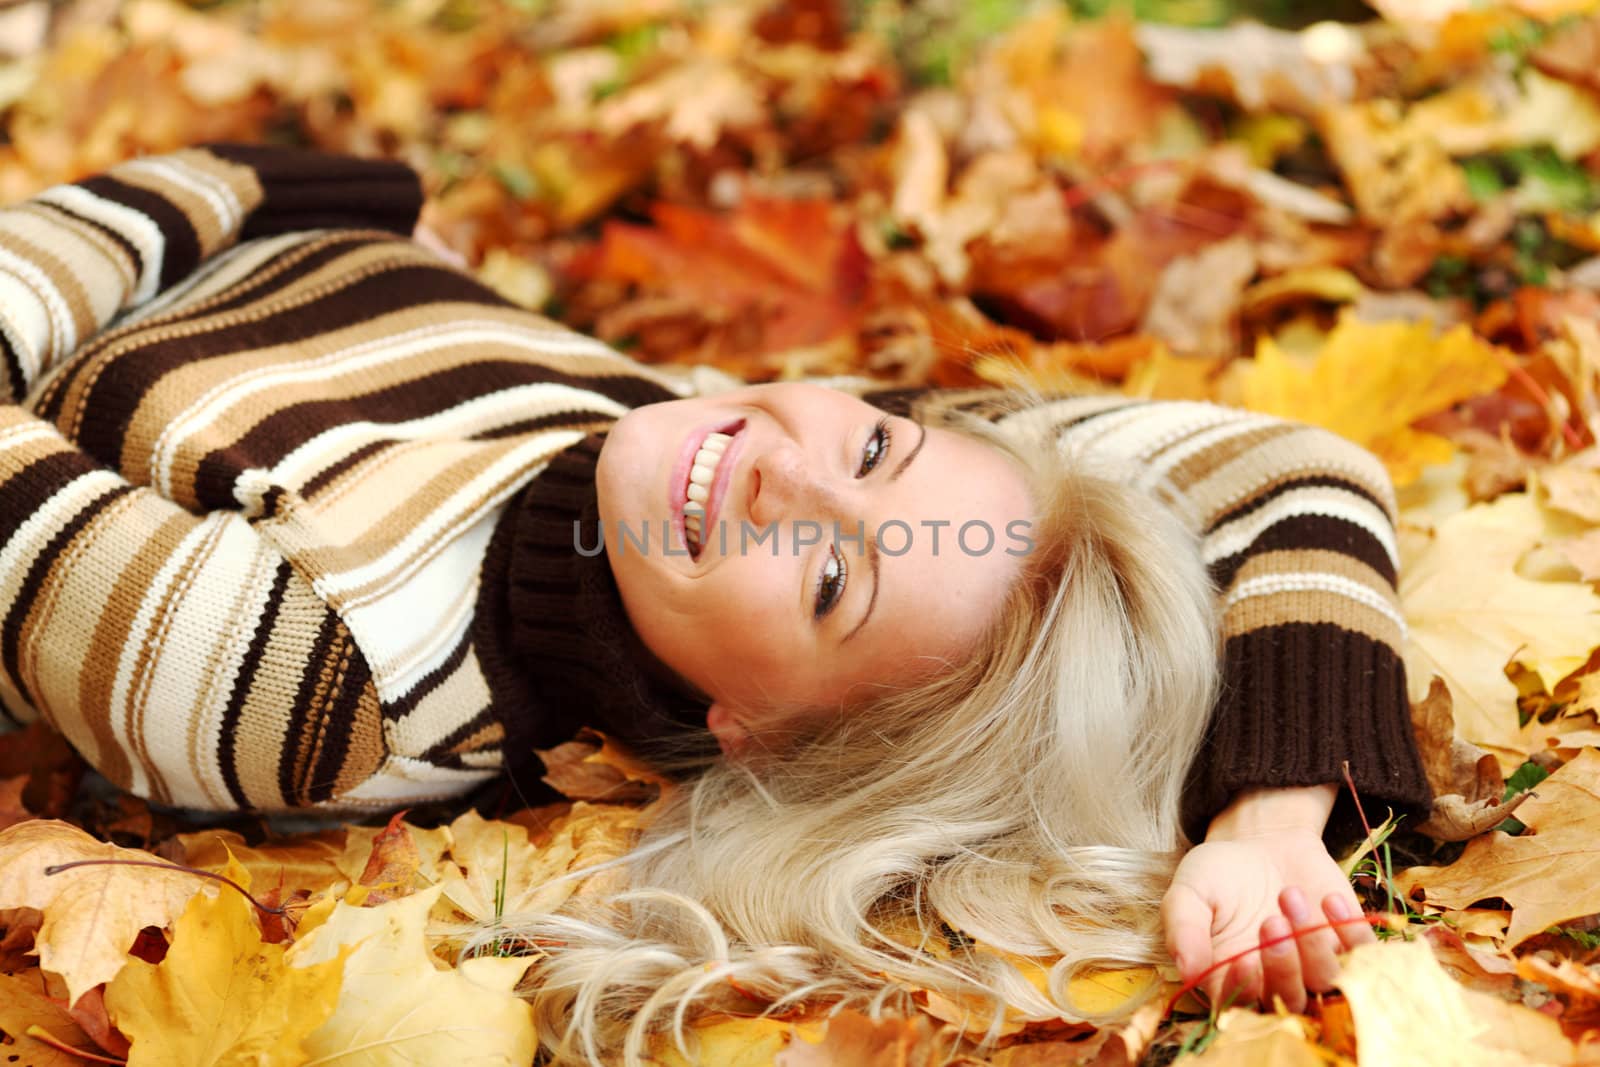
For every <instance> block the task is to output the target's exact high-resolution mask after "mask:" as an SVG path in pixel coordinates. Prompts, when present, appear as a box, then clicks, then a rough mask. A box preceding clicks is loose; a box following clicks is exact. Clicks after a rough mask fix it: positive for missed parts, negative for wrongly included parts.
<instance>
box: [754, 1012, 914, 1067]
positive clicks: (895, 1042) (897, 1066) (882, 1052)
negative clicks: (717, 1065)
mask: <svg viewBox="0 0 1600 1067" xmlns="http://www.w3.org/2000/svg"><path fill="white" fill-rule="evenodd" d="M938 1058H939V1057H938V1042H937V1041H936V1040H935V1038H934V1034H933V1027H932V1026H931V1025H930V1024H929V1022H928V1020H927V1019H926V1018H923V1017H921V1016H917V1017H914V1018H910V1019H894V1018H889V1019H877V1020H874V1019H869V1018H867V1017H866V1016H865V1015H862V1014H861V1013H860V1012H855V1011H842V1012H839V1013H837V1014H835V1015H833V1016H831V1017H830V1018H829V1019H828V1022H827V1028H826V1029H824V1030H823V1032H822V1040H820V1041H808V1040H806V1039H805V1038H804V1037H797V1038H796V1039H795V1040H793V1041H791V1042H790V1043H789V1047H788V1048H787V1049H785V1050H783V1051H782V1052H780V1053H778V1055H777V1056H776V1057H775V1058H774V1059H773V1061H772V1063H773V1067H880V1065H894V1067H902V1065H903V1067H924V1065H931V1064H933V1063H935V1062H937V1060H938Z"/></svg>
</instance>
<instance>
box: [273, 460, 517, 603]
mask: <svg viewBox="0 0 1600 1067" xmlns="http://www.w3.org/2000/svg"><path fill="white" fill-rule="evenodd" d="M523 444H525V441H524V440H521V439H517V438H508V439H506V440H504V441H495V442H493V443H492V445H491V444H490V443H487V442H481V443H478V444H477V447H476V450H475V451H474V452H473V453H471V454H467V455H463V456H462V457H461V459H460V461H459V462H457V463H455V464H452V465H451V466H450V467H448V468H446V469H444V470H442V471H441V472H440V473H439V474H438V475H436V476H434V477H430V478H428V479H427V481H425V482H422V483H421V484H420V485H416V486H415V488H413V489H411V490H410V492H408V493H407V494H406V496H405V498H404V499H402V500H400V501H398V502H397V501H396V500H395V499H394V496H395V493H394V483H393V482H391V481H388V480H387V479H384V478H382V477H377V478H372V479H369V480H368V481H367V482H364V483H362V489H363V490H364V491H363V492H361V493H359V494H351V495H349V496H347V497H346V500H345V504H346V507H345V508H343V509H342V513H341V515H340V516H337V517H329V516H323V515H320V514H319V515H318V516H317V521H316V522H314V523H313V524H311V525H310V527H309V528H310V529H314V530H315V531H316V533H317V535H318V536H319V537H328V536H329V535H330V534H331V535H332V537H331V539H330V540H331V543H330V541H325V542H324V543H322V544H320V545H316V546H313V545H311V544H309V543H307V542H306V541H304V540H302V541H301V546H300V553H299V554H297V555H296V558H297V559H298V560H303V561H304V563H305V566H306V567H307V568H309V569H310V570H311V572H312V573H315V574H325V575H339V574H344V573H347V572H349V571H353V570H355V569H357V568H358V567H364V566H366V565H368V564H370V563H371V562H372V561H373V560H376V559H378V558H380V557H382V556H383V555H384V554H385V553H387V552H390V551H392V550H393V549H394V548H395V547H396V546H398V545H399V544H400V543H401V542H403V541H404V540H405V539H406V538H407V537H408V536H409V535H411V534H412V533H413V532H414V531H415V530H416V529H417V528H418V527H419V526H421V525H422V523H423V522H424V521H425V520H435V521H439V520H440V519H441V518H443V517H444V516H446V515H448V516H449V518H450V521H445V522H442V523H441V524H440V526H439V529H440V530H441V531H442V532H445V533H450V532H451V528H452V526H454V525H456V523H455V521H454V520H455V519H457V518H460V517H465V516H468V515H471V514H472V513H473V512H475V511H477V510H480V509H481V508H482V507H484V506H485V504H486V503H487V502H488V501H489V500H491V499H493V498H494V497H496V496H499V495H501V494H503V492H504V491H505V490H506V489H507V487H509V486H510V485H512V484H514V483H515V482H517V481H519V480H521V479H524V478H526V477H527V472H528V470H529V469H531V464H530V465H529V466H519V467H518V468H517V469H515V470H511V471H508V472H507V473H506V474H505V476H504V477H502V478H500V479H497V480H496V481H494V482H492V483H491V484H489V485H488V486H487V487H486V488H484V489H483V490H481V491H479V492H477V493H474V494H473V495H472V496H470V497H463V496H461V495H460V494H462V493H463V492H464V487H465V486H466V485H467V484H468V483H469V482H470V481H471V480H472V479H473V478H475V477H476V476H477V475H479V474H481V473H482V472H484V471H486V470H488V469H489V468H490V467H492V466H493V465H494V464H495V463H496V462H497V461H498V460H499V459H500V458H501V457H502V456H503V455H504V454H505V453H506V452H508V451H510V450H512V449H514V448H516V447H518V446H520V445H523ZM438 445H439V443H438V442H435V449H434V451H440V449H438ZM406 473H407V476H408V477H412V476H415V477H417V478H420V477H422V473H423V472H418V471H417V470H416V469H415V468H414V467H412V468H407V471H406ZM365 501H371V502H372V503H371V505H370V506H371V508H372V510H370V511H367V510H363V509H364V506H365V505H364V502H365ZM447 505H448V508H447V507H446V506H447ZM330 518H331V519H332V521H328V519H330ZM341 520H342V521H341ZM306 529H307V527H306V526H304V525H303V526H302V530H303V531H304V530H306ZM456 532H459V531H456ZM437 549H438V545H437V544H435V543H432V542H423V543H421V544H419V545H418V546H417V547H416V548H415V550H414V551H412V552H411V553H409V554H407V555H406V556H405V557H404V558H402V559H399V560H396V561H395V566H394V567H393V568H392V569H391V570H390V572H389V574H386V575H383V576H379V577H376V578H374V579H373V580H372V581H370V582H368V583H366V584H364V585H363V586H360V587H358V588H355V589H350V590H347V591H345V592H344V593H343V594H342V595H341V596H340V597H339V598H338V601H337V603H335V604H334V606H335V607H336V608H338V607H341V606H346V605H351V604H354V603H357V602H359V601H361V600H363V599H365V598H366V597H367V596H369V595H370V594H371V593H372V592H373V591H375V590H377V589H380V588H382V587H383V586H384V585H386V584H388V583H389V581H390V580H391V578H390V574H393V573H397V572H399V571H402V570H404V569H405V568H406V567H407V566H409V565H410V564H411V563H413V562H415V561H417V560H420V559H426V558H428V557H430V556H432V555H433V554H434V553H435V552H436V551H437Z"/></svg>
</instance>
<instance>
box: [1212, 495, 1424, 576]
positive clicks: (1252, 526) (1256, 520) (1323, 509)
mask: <svg viewBox="0 0 1600 1067" xmlns="http://www.w3.org/2000/svg"><path fill="white" fill-rule="evenodd" d="M1296 515H1326V516H1328V517H1330V518H1335V519H1344V520H1345V521H1347V522H1351V523H1354V524H1355V525H1357V526H1359V527H1361V528H1362V529H1363V530H1366V531H1367V532H1368V533H1370V534H1371V535H1372V536H1373V537H1375V538H1377V541H1378V544H1380V545H1382V546H1383V551H1384V553H1385V554H1386V555H1387V556H1388V557H1389V562H1391V563H1393V564H1394V565H1395V566H1396V567H1398V566H1399V565H1400V553H1399V549H1398V548H1397V547H1396V545H1395V540H1394V530H1393V529H1392V528H1391V527H1390V526H1389V520H1388V519H1387V518H1386V517H1385V516H1384V514H1383V511H1382V510H1381V509H1379V508H1377V507H1375V506H1374V505H1373V504H1372V502H1371V501H1369V500H1367V499H1366V498H1365V497H1362V496H1357V495H1356V494H1355V493H1351V492H1348V491H1346V490H1342V489H1335V488H1332V487H1329V486H1311V487H1307V488H1304V489H1291V490H1289V491H1288V492H1287V493H1284V494H1282V495H1281V496H1278V497H1274V498H1273V499H1272V500H1271V501H1269V502H1268V503H1266V504H1264V505H1262V506H1261V507H1259V508H1257V509H1256V510H1255V511H1252V512H1251V513H1250V514H1248V515H1244V516H1241V517H1239V518H1237V519H1235V520H1234V521H1233V522H1230V523H1228V524H1227V525H1225V526H1221V527H1218V528H1217V530H1216V531H1214V532H1213V533H1212V534H1211V535H1210V536H1209V537H1207V538H1206V539H1205V543H1204V545H1203V546H1202V547H1201V551H1200V555H1201V558H1202V559H1204V560H1205V562H1206V563H1208V564H1209V563H1215V562H1216V561H1217V560H1219V559H1226V558H1227V557H1229V556H1232V555H1235V554H1237V553H1239V552H1243V551H1244V550H1245V549H1247V548H1249V547H1250V545H1251V544H1252V543H1253V542H1254V541H1255V539H1256V538H1257V537H1259V536H1261V534H1262V532H1263V531H1265V530H1266V529H1267V527H1269V526H1272V525H1273V524H1275V523H1279V522H1282V521H1283V520H1285V519H1289V518H1293V517H1294V516H1296Z"/></svg>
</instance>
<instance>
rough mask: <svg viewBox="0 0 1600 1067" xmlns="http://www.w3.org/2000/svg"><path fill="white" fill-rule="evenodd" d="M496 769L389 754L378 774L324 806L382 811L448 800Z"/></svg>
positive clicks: (486, 778) (339, 808)
mask: <svg viewBox="0 0 1600 1067" xmlns="http://www.w3.org/2000/svg"><path fill="white" fill-rule="evenodd" d="M496 773H497V772H496V771H494V770H482V771H459V770H456V769H455V768H454V767H435V766H434V765H433V764H431V763H425V762H423V761H422V760H418V759H407V758H406V757H404V756H395V755H391V756H390V757H389V758H388V759H387V760H385V761H384V764H383V767H382V768H381V769H380V770H379V771H378V773H377V774H374V775H373V776H372V777H371V778H368V779H367V780H366V781H364V782H362V783H361V784H360V785H358V786H356V787H355V788H354V789H352V790H350V791H349V792H348V793H344V794H342V795H341V796H340V797H339V798H338V799H337V800H334V801H331V802H330V803H329V804H328V805H327V806H328V808H329V810H331V811H340V810H346V809H350V808H355V809H358V810H375V811H384V810H388V809H390V808H393V807H395V806H397V805H400V804H420V803H424V802H426V801H430V800H448V799H450V798H451V797H455V796H459V795H460V794H461V793H463V792H465V791H466V790H468V789H470V788H472V787H473V786H474V785H477V784H478V783H479V782H487V781H488V780H489V779H491V778H493V777H494V776H495V774H496ZM319 807H320V805H319Z"/></svg>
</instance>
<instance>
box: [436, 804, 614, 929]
mask: <svg viewBox="0 0 1600 1067" xmlns="http://www.w3.org/2000/svg"><path fill="white" fill-rule="evenodd" d="M640 821H641V820H640V814H639V811H638V810H637V809H635V808H628V807H622V806H620V805H602V804H584V803H579V804H574V805H573V806H572V810H571V811H569V812H568V813H567V814H566V815H565V816H564V817H563V818H561V819H560V820H559V821H558V822H557V823H556V824H555V825H554V826H552V827H551V832H550V840H549V841H548V842H546V843H545V845H544V846H543V847H542V848H539V849H534V848H532V847H530V844H529V840H528V831H527V830H526V829H525V828H524V827H521V826H517V825H514V824H511V823H504V822H492V821H489V820H487V819H484V818H483V817H482V816H480V815H478V814H477V813H476V812H471V811H469V812H467V813H465V814H464V815H462V816H461V817H459V818H458V819H456V821H455V822H453V823H451V824H450V834H451V837H452V839H453V840H454V844H453V845H452V846H451V848H450V860H451V861H452V862H451V863H449V864H446V865H444V867H443V868H442V874H441V876H440V880H439V886H440V888H442V889H443V891H444V895H445V898H446V899H447V900H449V901H450V903H451V904H452V905H453V906H454V907H455V908H456V910H458V911H459V912H460V913H461V914H463V915H465V916H467V917H468V918H470V919H473V920H475V921H477V922H481V923H489V922H495V921H497V920H499V919H500V918H501V917H502V916H510V915H517V914H519V913H526V912H547V911H552V910H554V909H556V908H558V907H560V905H561V904H562V902H563V901H565V900H566V899H567V898H568V897H570V896H571V895H572V894H573V893H574V892H576V891H577V889H578V886H579V883H578V881H577V880H576V879H570V878H563V877H562V876H563V875H566V874H569V873H571V872H575V871H579V870H582V869H583V868H585V867H589V866H592V865H594V864H596V863H599V862H602V861H604V860H608V859H614V858H616V857H618V856H620V855H622V854H623V852H625V851H626V850H627V848H628V846H629V843H630V842H631V840H632V837H633V834H634V831H635V830H636V829H637V827H638V826H639V825H640Z"/></svg>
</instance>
